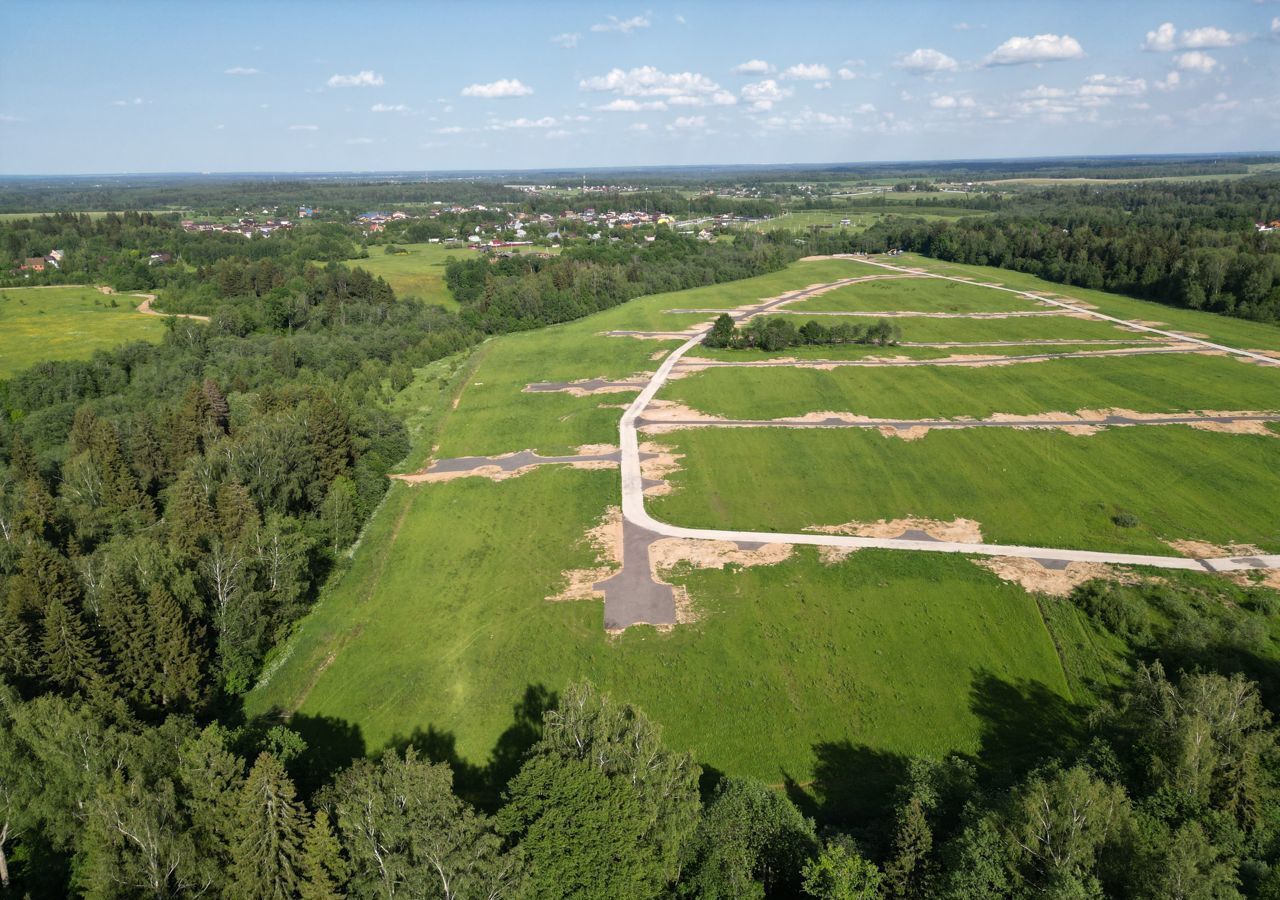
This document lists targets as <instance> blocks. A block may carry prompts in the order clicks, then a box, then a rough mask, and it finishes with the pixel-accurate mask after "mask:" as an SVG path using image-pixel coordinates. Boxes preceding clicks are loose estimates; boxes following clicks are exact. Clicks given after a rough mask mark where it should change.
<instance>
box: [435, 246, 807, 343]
mask: <svg viewBox="0 0 1280 900" xmlns="http://www.w3.org/2000/svg"><path fill="white" fill-rule="evenodd" d="M797 255H798V254H797V253H796V251H795V249H794V247H791V246H788V245H783V244H780V243H777V242H775V241H772V240H769V239H766V238H762V237H759V236H756V235H751V234H743V235H741V236H739V237H738V238H737V239H736V240H735V241H734V242H733V243H731V244H729V243H716V244H708V243H706V242H704V241H698V240H696V239H695V238H693V237H692V236H688V235H680V234H676V233H674V232H672V231H671V230H670V229H666V228H663V229H659V231H658V235H657V238H656V240H654V241H652V242H644V241H642V240H638V239H636V238H634V237H633V236H631V235H628V236H627V237H626V238H624V239H620V240H619V241H618V242H617V243H613V242H611V241H602V242H599V243H596V244H590V245H582V246H578V245H575V246H572V247H566V248H565V250H564V252H563V253H562V254H560V255H559V256H553V257H535V256H531V255H517V256H512V257H510V258H507V259H501V260H498V261H496V262H490V261H489V260H488V259H486V258H484V257H479V258H472V259H466V260H455V261H453V262H451V263H449V265H448V266H447V267H446V269H445V283H446V284H448V286H449V289H450V290H451V291H452V293H453V296H454V298H455V299H457V300H458V302H459V303H461V304H462V320H463V321H464V322H466V323H467V324H468V325H470V326H472V327H474V328H476V329H478V330H481V331H484V332H486V333H496V332H504V331H516V330H522V329H528V328H537V327H539V326H542V325H551V324H554V323H556V322H566V321H569V320H570V319H576V318H580V317H582V316H585V315H589V314H591V313H593V312H599V311H600V310H603V309H608V308H610V307H613V306H617V305H618V304H619V303H624V302H626V301H627V300H630V299H632V298H634V297H639V296H641V295H644V294H657V293H664V292H668V291H680V290H685V289H686V288H692V287H701V286H704V285H709V284H718V283H721V282H725V281H734V280H737V279H741V278H750V277H753V276H756V275H762V274H764V273H766V272H773V271H777V270H778V269H781V268H782V267H784V266H785V265H787V264H788V263H790V262H791V261H792V260H794V259H795V258H796V256H797Z"/></svg>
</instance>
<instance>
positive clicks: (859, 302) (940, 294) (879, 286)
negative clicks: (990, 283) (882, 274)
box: [786, 278, 1045, 313]
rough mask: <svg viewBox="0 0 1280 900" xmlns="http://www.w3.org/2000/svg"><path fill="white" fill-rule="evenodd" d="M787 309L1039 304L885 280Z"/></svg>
mask: <svg viewBox="0 0 1280 900" xmlns="http://www.w3.org/2000/svg"><path fill="white" fill-rule="evenodd" d="M786 308H787V309H788V310H791V311H793V312H797V313H805V312H880V311H884V312H889V311H897V310H913V311H916V312H962V313H971V312H1039V311H1042V310H1044V309H1045V307H1043V306H1041V305H1040V304H1038V303H1035V302H1034V301H1032V300H1028V299H1027V298H1025V297H1020V296H1018V295H1017V294H1011V293H1009V292H1008V291H997V290H993V289H992V288H987V287H982V286H981V285H976V284H962V283H961V282H958V281H946V280H943V279H941V278H886V279H884V280H882V281H864V282H861V283H859V284H850V285H846V286H845V287H842V288H836V289H835V290H834V291H827V292H826V293H825V294H819V295H818V296H816V297H813V298H812V299H810V300H801V301H800V302H798V303H789V304H787V307H786Z"/></svg>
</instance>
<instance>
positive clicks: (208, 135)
mask: <svg viewBox="0 0 1280 900" xmlns="http://www.w3.org/2000/svg"><path fill="white" fill-rule="evenodd" d="M32 9H33V7H29V6H28V5H27V4H22V3H17V2H12V0H0V173H6V174H31V173H103V172H173V171H268V170H275V171H335V170H391V169H410V170H433V169H434V170H441V169H466V168H536V167H552V166H556V167H560V166H563V167H578V166H581V167H586V166H611V165H657V164H695V163H785V162H837V161H865V160H886V159H950V158H964V157H970V158H973V157H1010V156H1031V155H1069V154H1107V153H1153V152H1183V151H1197V152H1202V151H1215V150H1220V151H1235V150H1280V87H1278V85H1280V2H1277V0H1214V2H1177V0H1162V2H1151V3H1148V2H1125V3H1118V2H1114V0H1109V2H1097V3H1095V2H1089V0H1077V2H1070V3H1068V2H1055V3H1049V2H1044V3H1037V2H1030V0H1023V2H1014V0H998V2H958V0H955V2H912V0H896V2H892V3H890V2H884V3H881V2H859V3H853V2H848V3H811V2H805V0H792V2H787V3H770V4H765V3H750V2H740V0H739V2H731V3H730V2H725V3H715V2H708V0H683V2H676V3H641V4H630V5H626V4H613V3H608V2H593V3H569V2H544V3H528V2H525V3H519V4H516V3H506V2H502V0H488V2H476V0H472V2H467V3H453V4H449V5H447V6H446V5H444V4H437V3H427V2H409V0H399V2H392V0H386V2H380V0H365V2H336V0H312V2H308V3H298V2H283V0H255V2H238V0H219V2H217V3H212V2H200V3H197V2H194V0H192V2H177V0H173V2H166V3H144V2H133V0H114V2H105V0H103V2H97V3H87V2H83V3H78V2H66V0H44V2H42V3H41V4H39V11H40V14H39V15H33V14H31V12H32Z"/></svg>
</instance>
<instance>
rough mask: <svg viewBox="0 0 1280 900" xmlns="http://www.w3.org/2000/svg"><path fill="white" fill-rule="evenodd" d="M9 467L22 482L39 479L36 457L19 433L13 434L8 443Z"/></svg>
mask: <svg viewBox="0 0 1280 900" xmlns="http://www.w3.org/2000/svg"><path fill="white" fill-rule="evenodd" d="M9 466H10V468H12V469H13V471H14V472H15V473H17V475H18V477H19V478H22V479H24V480H25V479H27V478H36V479H38V478H40V465H39V463H38V462H37V461H36V455H35V454H34V453H32V452H31V448H30V447H28V446H27V442H26V441H25V440H23V438H22V432H20V431H18V432H14V435H13V438H12V439H11V440H10V441H9Z"/></svg>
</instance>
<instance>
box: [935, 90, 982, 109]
mask: <svg viewBox="0 0 1280 900" xmlns="http://www.w3.org/2000/svg"><path fill="white" fill-rule="evenodd" d="M929 105H930V106H932V107H933V108H934V109H973V108H974V107H975V106H977V105H978V104H977V103H975V102H974V100H973V98H972V97H954V96H952V95H951V94H942V95H940V96H937V97H934V98H933V99H932V100H930V101H929Z"/></svg>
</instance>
